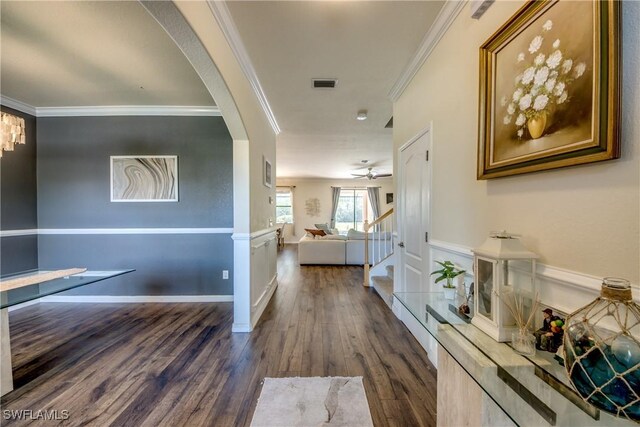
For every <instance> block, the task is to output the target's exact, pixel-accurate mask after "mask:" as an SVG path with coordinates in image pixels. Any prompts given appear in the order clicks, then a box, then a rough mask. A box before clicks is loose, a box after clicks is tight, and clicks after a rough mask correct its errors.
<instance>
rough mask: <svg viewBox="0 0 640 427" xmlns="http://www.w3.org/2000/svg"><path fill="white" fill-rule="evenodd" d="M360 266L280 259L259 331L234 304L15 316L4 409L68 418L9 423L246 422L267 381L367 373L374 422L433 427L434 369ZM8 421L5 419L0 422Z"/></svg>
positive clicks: (37, 311) (40, 309) (56, 308)
mask: <svg viewBox="0 0 640 427" xmlns="http://www.w3.org/2000/svg"><path fill="white" fill-rule="evenodd" d="M361 280H362V268H360V267H342V266H341V267H325V266H310V267H300V266H298V264H297V252H296V246H295V245H287V246H286V247H285V249H284V250H283V251H282V252H281V253H280V255H279V258H278V282H279V287H278V289H277V291H276V294H275V295H274V297H273V299H272V301H271V302H270V304H269V306H268V307H267V309H266V311H265V314H264V315H263V318H262V320H261V322H260V323H259V325H258V326H257V327H256V329H255V331H254V332H252V333H251V334H232V333H231V324H232V314H233V313H232V312H233V310H232V308H233V307H232V304H230V303H217V304H211V303H189V304H186V303H185V304H67V303H48V304H37V305H33V306H30V307H26V308H23V309H21V310H18V311H15V312H12V313H10V328H11V336H12V340H11V345H12V355H13V363H14V383H15V387H16V390H14V391H13V392H11V393H9V394H8V395H6V396H4V397H2V400H1V404H2V410H3V411H5V410H32V411H34V414H35V413H36V411H39V410H57V411H58V413H59V414H60V413H61V411H63V410H66V411H68V414H69V418H68V419H67V420H59V421H46V422H45V421H38V420H36V421H29V420H27V421H24V420H23V421H10V420H5V419H4V418H2V419H1V421H0V422H1V423H2V425H3V426H5V425H7V426H9V425H56V424H61V425H73V426H76V425H95V426H110V425H113V426H223V427H226V426H230V427H232V426H245V425H249V423H250V422H251V417H252V415H253V411H254V409H255V405H256V401H257V399H258V396H259V395H260V390H261V382H262V380H263V378H264V377H287V376H363V377H364V385H365V390H366V394H367V399H368V401H369V407H370V409H371V414H372V417H373V420H374V423H375V425H376V426H433V425H435V423H436V371H435V369H434V368H433V366H432V365H431V363H430V362H429V360H428V359H427V355H426V353H425V352H424V351H423V349H422V347H420V345H419V344H418V343H417V342H416V341H415V339H414V338H413V336H412V335H411V334H410V333H409V331H408V330H407V329H406V328H405V327H404V325H402V323H401V322H399V321H398V320H397V319H396V318H395V316H394V315H393V313H391V311H390V310H389V309H388V308H387V306H386V305H385V304H384V302H383V301H382V299H380V298H379V297H378V296H377V295H376V294H375V293H374V291H373V290H368V289H365V288H363V287H362V285H361ZM3 414H4V412H3V413H0V417H2V416H3Z"/></svg>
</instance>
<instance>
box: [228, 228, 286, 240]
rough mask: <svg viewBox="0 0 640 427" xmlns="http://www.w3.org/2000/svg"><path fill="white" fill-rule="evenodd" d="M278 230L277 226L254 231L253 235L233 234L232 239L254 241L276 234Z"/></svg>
mask: <svg viewBox="0 0 640 427" xmlns="http://www.w3.org/2000/svg"><path fill="white" fill-rule="evenodd" d="M277 229H278V227H277V226H273V227H269V228H263V229H262V230H258V231H254V232H253V233H233V235H232V236H231V238H232V239H233V240H254V239H257V238H258V237H262V236H266V235H267V234H269V233H275V232H276V230H277Z"/></svg>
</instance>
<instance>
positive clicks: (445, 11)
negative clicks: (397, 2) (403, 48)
mask: <svg viewBox="0 0 640 427" xmlns="http://www.w3.org/2000/svg"><path fill="white" fill-rule="evenodd" d="M466 4H467V1H466V0H449V1H447V2H445V4H444V6H442V9H441V10H440V13H439V14H438V16H437V17H436V19H435V21H433V24H432V25H431V28H429V31H428V32H427V34H425V36H424V38H423V39H422V42H421V43H420V46H419V47H418V50H417V51H416V53H415V54H414V56H413V58H412V59H411V61H409V63H408V64H407V65H406V66H405V68H404V70H403V71H402V74H400V78H398V80H397V81H396V83H395V84H394V85H393V87H392V88H391V91H390V92H389V98H390V99H391V101H393V102H396V101H397V100H398V99H400V96H401V95H402V93H403V92H404V90H405V89H406V88H407V86H408V85H409V83H410V82H411V79H413V77H414V76H415V75H416V73H417V72H418V70H419V69H420V67H422V64H424V62H425V61H426V60H427V58H428V57H429V55H431V52H433V50H434V49H435V47H436V45H437V44H438V42H439V41H440V39H442V36H444V34H445V33H446V32H447V30H448V29H449V26H451V24H452V23H453V21H454V20H455V19H456V17H457V16H458V14H459V13H460V11H461V10H462V8H463V7H464V5H466Z"/></svg>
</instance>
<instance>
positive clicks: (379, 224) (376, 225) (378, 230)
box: [363, 208, 395, 287]
mask: <svg viewBox="0 0 640 427" xmlns="http://www.w3.org/2000/svg"><path fill="white" fill-rule="evenodd" d="M394 225H395V222H394V218H393V208H391V209H389V210H388V211H387V212H386V213H385V214H384V215H380V216H379V217H378V218H376V219H375V220H374V221H372V222H371V224H369V222H368V221H367V220H365V221H364V233H365V234H364V281H363V285H364V286H366V287H369V284H370V282H369V272H370V270H371V267H374V266H376V265H378V264H380V263H381V262H382V261H384V260H385V259H387V258H388V257H390V256H391V255H393V231H394ZM369 230H373V232H372V233H370V232H369ZM369 242H371V244H370V243H369ZM369 246H371V247H369Z"/></svg>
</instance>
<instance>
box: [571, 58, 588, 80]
mask: <svg viewBox="0 0 640 427" xmlns="http://www.w3.org/2000/svg"><path fill="white" fill-rule="evenodd" d="M586 69H587V66H586V65H585V63H584V62H579V63H578V64H576V67H575V68H574V69H573V77H575V78H576V79H577V78H578V77H581V76H582V75H583V74H584V71H585V70H586Z"/></svg>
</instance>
